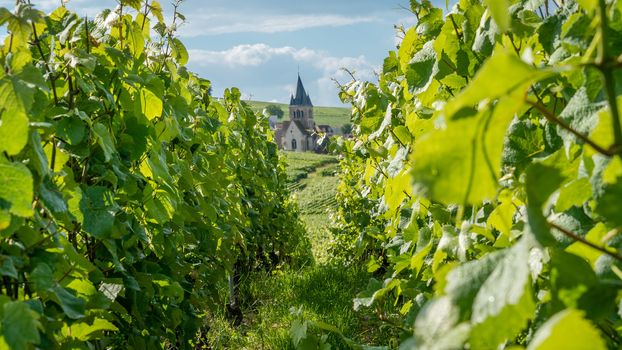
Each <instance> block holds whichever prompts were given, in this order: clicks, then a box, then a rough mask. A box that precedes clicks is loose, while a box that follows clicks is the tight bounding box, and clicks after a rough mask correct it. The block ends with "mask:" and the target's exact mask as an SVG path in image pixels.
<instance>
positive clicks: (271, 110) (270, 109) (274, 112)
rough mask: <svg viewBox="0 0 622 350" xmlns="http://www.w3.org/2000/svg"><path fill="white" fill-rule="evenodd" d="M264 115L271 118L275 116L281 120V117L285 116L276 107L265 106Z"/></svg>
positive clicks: (280, 109) (279, 108)
mask: <svg viewBox="0 0 622 350" xmlns="http://www.w3.org/2000/svg"><path fill="white" fill-rule="evenodd" d="M264 111H265V113H267V114H268V115H269V116H273V115H276V117H277V118H279V119H281V118H283V115H284V114H285V113H284V112H283V109H282V108H281V107H279V106H277V105H274V104H272V105H267V106H266V108H264Z"/></svg>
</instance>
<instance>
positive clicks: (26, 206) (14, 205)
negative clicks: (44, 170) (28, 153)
mask: <svg viewBox="0 0 622 350" xmlns="http://www.w3.org/2000/svg"><path fill="white" fill-rule="evenodd" d="M33 196H34V194H33V180H32V175H31V174H30V171H29V170H28V168H26V166H25V165H23V164H19V163H7V162H3V161H2V160H0V209H4V210H8V211H9V212H10V213H11V214H13V215H17V216H21V217H31V216H32V215H33V210H32V200H33Z"/></svg>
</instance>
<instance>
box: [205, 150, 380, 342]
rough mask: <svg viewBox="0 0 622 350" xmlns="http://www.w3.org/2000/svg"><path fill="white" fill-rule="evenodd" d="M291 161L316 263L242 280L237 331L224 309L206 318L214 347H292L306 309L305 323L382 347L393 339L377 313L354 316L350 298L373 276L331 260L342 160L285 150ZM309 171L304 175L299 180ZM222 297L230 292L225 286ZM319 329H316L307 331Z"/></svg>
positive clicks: (289, 168)
mask: <svg viewBox="0 0 622 350" xmlns="http://www.w3.org/2000/svg"><path fill="white" fill-rule="evenodd" d="M281 155H282V156H283V157H284V158H285V159H286V161H287V164H288V165H287V173H288V175H289V176H290V181H291V184H292V185H291V188H292V190H293V195H294V196H295V197H294V198H296V199H297V202H298V206H299V208H300V212H301V219H302V220H303V222H304V223H305V225H306V227H307V237H308V238H309V240H310V242H311V251H312V254H313V257H314V260H315V264H314V265H311V266H306V267H303V268H301V269H299V270H291V269H289V268H287V267H284V268H283V269H282V270H276V271H272V272H263V271H262V272H256V273H253V274H251V275H250V276H249V277H248V279H247V280H245V281H243V282H242V283H241V288H240V296H241V300H243V303H242V306H241V308H242V312H243V314H244V321H243V323H242V325H241V326H239V327H237V328H235V327H232V326H231V325H230V324H229V322H228V321H227V320H226V318H225V316H224V315H225V311H224V310H222V311H221V312H220V313H218V314H216V315H211V316H210V317H209V319H208V322H209V324H210V327H211V330H210V331H209V332H208V333H207V340H208V343H209V344H210V345H211V346H212V348H214V349H275V350H276V349H279V350H280V349H293V345H292V342H291V338H290V334H289V330H290V328H291V326H292V323H293V322H294V320H296V319H297V316H295V315H294V314H292V312H291V310H292V309H294V310H298V309H301V310H302V314H303V315H304V318H305V319H306V320H312V321H321V322H324V323H328V324H330V325H333V326H335V327H337V328H338V329H339V330H340V331H342V332H343V334H344V336H346V337H348V338H350V339H353V340H355V341H357V342H360V343H364V344H381V343H383V342H385V341H386V338H387V337H388V336H390V335H389V334H388V333H387V332H386V331H385V330H383V328H382V325H381V324H380V323H374V324H372V323H371V322H377V321H373V320H377V317H373V316H372V315H371V312H372V311H371V310H362V311H356V312H355V311H354V310H353V304H352V299H353V298H355V297H356V294H357V293H358V292H360V291H361V290H364V289H365V286H366V285H367V282H368V280H369V278H370V277H371V276H370V274H369V273H367V272H366V271H365V270H364V269H361V267H359V266H353V265H349V266H343V265H341V264H340V263H339V262H338V261H336V260H335V259H334V257H332V256H330V251H331V249H330V248H331V247H332V246H333V244H334V241H335V240H334V236H333V234H332V232H331V231H330V229H329V227H330V214H331V212H332V211H333V210H334V209H335V206H336V202H335V200H334V197H335V194H336V189H337V185H338V183H339V178H338V171H339V165H338V164H336V163H337V158H336V157H334V156H329V155H321V154H313V153H295V152H282V153H281ZM299 173H304V175H305V176H303V177H300V176H297V174H299ZM221 289H222V290H221V294H222V295H223V299H224V298H225V297H226V295H227V294H226V293H227V291H226V287H225V286H223V287H221ZM309 332H313V330H309ZM329 341H330V343H331V344H333V349H347V346H346V345H345V344H343V343H342V341H341V339H339V338H338V337H337V336H336V335H334V334H331V335H330V336H329Z"/></svg>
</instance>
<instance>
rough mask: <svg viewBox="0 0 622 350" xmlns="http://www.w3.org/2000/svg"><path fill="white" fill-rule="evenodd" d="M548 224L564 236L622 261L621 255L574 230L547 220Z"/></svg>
mask: <svg viewBox="0 0 622 350" xmlns="http://www.w3.org/2000/svg"><path fill="white" fill-rule="evenodd" d="M549 226H551V227H552V228H554V229H556V230H557V231H559V232H561V233H563V234H564V235H565V236H567V237H570V238H572V239H573V240H575V241H577V242H581V243H583V244H585V245H587V246H589V247H591V248H593V249H596V250H598V251H599V252H601V253H604V254H607V255H609V256H610V257H612V258H614V259H616V260H619V261H622V256H620V255H619V254H617V253H614V252H612V251H610V250H608V249H607V248H605V247H601V246H599V245H597V244H594V243H592V242H590V241H588V240H586V239H585V238H583V237H581V236H579V235H577V234H576V233H574V232H571V231H569V230H567V229H565V228H563V227H561V226H559V225H557V224H555V223H552V222H549Z"/></svg>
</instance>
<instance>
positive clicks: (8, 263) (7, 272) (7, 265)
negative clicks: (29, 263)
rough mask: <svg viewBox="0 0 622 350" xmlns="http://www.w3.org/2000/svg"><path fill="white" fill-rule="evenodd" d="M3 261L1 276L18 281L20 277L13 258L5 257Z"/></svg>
mask: <svg viewBox="0 0 622 350" xmlns="http://www.w3.org/2000/svg"><path fill="white" fill-rule="evenodd" d="M1 259H2V260H3V262H2V266H0V274H1V275H2V276H7V277H11V278H14V279H17V278H18V275H17V270H16V269H15V264H13V258H11V257H10V256H3V257H2V258H1Z"/></svg>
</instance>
